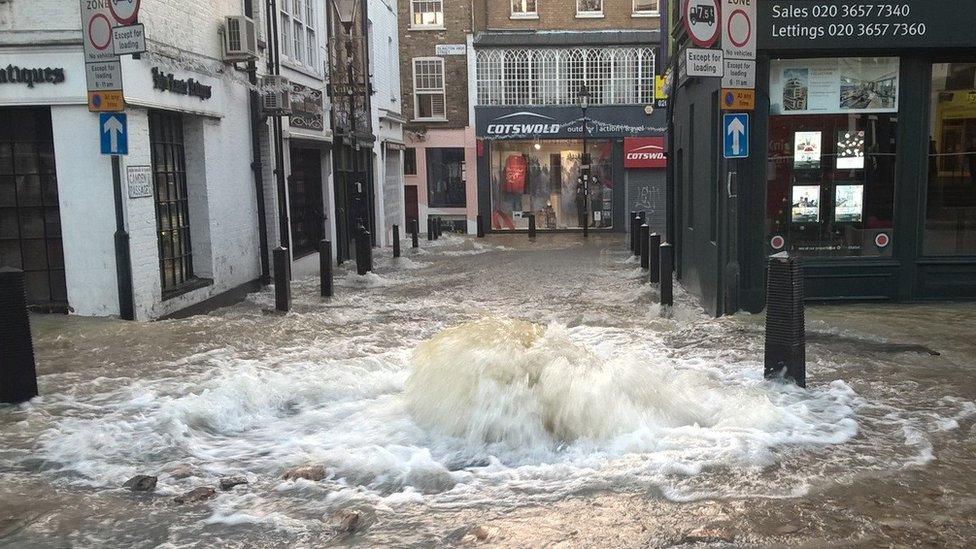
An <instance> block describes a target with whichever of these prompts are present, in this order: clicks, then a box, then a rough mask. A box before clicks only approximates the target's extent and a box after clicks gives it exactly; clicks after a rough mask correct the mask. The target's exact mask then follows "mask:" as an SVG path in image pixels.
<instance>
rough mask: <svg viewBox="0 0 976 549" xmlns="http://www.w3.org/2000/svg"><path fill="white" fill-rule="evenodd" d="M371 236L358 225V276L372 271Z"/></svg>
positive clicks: (361, 225) (363, 227)
mask: <svg viewBox="0 0 976 549" xmlns="http://www.w3.org/2000/svg"><path fill="white" fill-rule="evenodd" d="M372 236H373V235H372V234H370V232H369V231H367V230H366V227H365V226H363V224H362V223H360V224H359V230H358V231H357V234H356V272H357V273H358V274H359V275H360V276H363V275H365V274H366V273H368V272H370V271H372V270H373V243H372V241H371V240H370V239H371V238H372Z"/></svg>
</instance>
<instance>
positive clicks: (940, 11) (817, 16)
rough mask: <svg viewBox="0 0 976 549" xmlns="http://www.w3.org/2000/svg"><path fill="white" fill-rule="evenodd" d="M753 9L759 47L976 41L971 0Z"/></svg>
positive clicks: (839, 0) (813, 1)
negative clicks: (755, 13)
mask: <svg viewBox="0 0 976 549" xmlns="http://www.w3.org/2000/svg"><path fill="white" fill-rule="evenodd" d="M758 9H759V13H758V14H757V17H758V25H757V26H756V29H757V32H758V33H759V34H758V41H759V47H760V48H763V49H770V50H784V49H789V50H813V49H821V48H824V49H849V48H855V49H859V50H864V49H901V48H953V47H972V46H974V45H976V36H974V34H973V19H972V10H973V2H972V0H938V1H935V0H773V1H763V2H759V5H758Z"/></svg>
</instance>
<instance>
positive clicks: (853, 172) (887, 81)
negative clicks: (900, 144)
mask: <svg viewBox="0 0 976 549" xmlns="http://www.w3.org/2000/svg"><path fill="white" fill-rule="evenodd" d="M898 71H899V63H898V59H897V58H844V59H786V60H784V59H777V60H773V61H772V62H771V64H770V107H771V108H770V119H769V164H768V167H767V174H766V175H767V180H768V195H767V229H768V232H769V235H768V236H769V246H770V248H771V250H772V251H773V252H779V251H789V252H790V253H794V254H797V255H801V256H813V257H856V256H874V257H889V256H891V252H892V237H893V228H894V223H893V213H894V194H895V163H896V155H895V153H896V146H897V139H896V137H897V125H898V117H897V111H898Z"/></svg>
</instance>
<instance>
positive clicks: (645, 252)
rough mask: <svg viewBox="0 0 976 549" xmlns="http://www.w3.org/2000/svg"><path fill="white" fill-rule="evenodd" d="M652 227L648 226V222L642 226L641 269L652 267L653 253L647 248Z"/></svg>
mask: <svg viewBox="0 0 976 549" xmlns="http://www.w3.org/2000/svg"><path fill="white" fill-rule="evenodd" d="M650 236H651V228H650V227H648V226H647V223H645V224H643V225H641V226H640V256H641V269H644V270H645V271H646V270H648V269H650V268H651V253H650V250H649V249H648V248H647V246H648V244H649V243H650Z"/></svg>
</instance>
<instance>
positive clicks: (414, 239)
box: [410, 219, 420, 248]
mask: <svg viewBox="0 0 976 549" xmlns="http://www.w3.org/2000/svg"><path fill="white" fill-rule="evenodd" d="M412 225H413V234H412V235H410V240H411V242H410V244H411V246H413V247H414V248H419V247H420V242H419V239H420V235H419V234H418V233H419V232H420V221H419V220H417V219H414V220H413V223H412Z"/></svg>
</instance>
